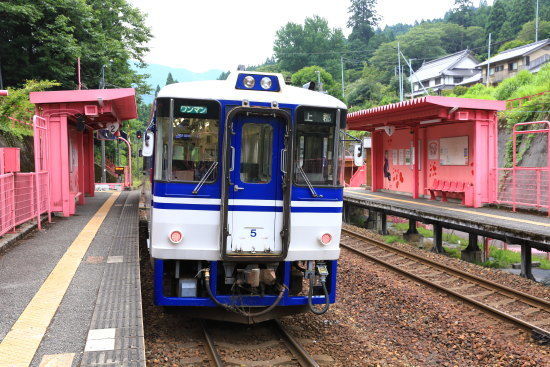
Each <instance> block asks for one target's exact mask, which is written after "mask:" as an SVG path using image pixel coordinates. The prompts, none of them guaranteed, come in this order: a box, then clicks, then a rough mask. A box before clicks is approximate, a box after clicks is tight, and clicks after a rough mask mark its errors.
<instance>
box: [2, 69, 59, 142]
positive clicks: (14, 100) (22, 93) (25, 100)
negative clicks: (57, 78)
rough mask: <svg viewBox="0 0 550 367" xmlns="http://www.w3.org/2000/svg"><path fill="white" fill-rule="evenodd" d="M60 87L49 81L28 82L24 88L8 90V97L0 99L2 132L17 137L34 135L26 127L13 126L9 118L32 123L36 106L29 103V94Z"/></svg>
mask: <svg viewBox="0 0 550 367" xmlns="http://www.w3.org/2000/svg"><path fill="white" fill-rule="evenodd" d="M56 86H59V83H55V82H52V81H49V80H41V81H35V80H27V81H26V82H25V84H24V85H23V87H22V88H8V91H9V93H8V95H7V96H6V97H0V130H2V131H5V132H8V133H11V134H12V135H14V136H16V137H21V136H23V135H32V133H33V131H32V129H31V128H28V127H27V126H25V125H20V124H13V123H12V121H11V120H10V119H8V116H10V117H13V118H16V119H18V120H20V121H24V122H30V121H31V120H32V116H33V115H34V105H33V104H32V103H31V102H30V101H29V93H31V92H39V91H43V90H46V89H50V88H52V87H56Z"/></svg>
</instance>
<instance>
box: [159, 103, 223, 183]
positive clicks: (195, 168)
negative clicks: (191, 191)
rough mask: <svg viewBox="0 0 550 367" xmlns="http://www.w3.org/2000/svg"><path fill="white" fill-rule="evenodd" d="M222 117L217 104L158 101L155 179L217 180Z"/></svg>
mask: <svg viewBox="0 0 550 367" xmlns="http://www.w3.org/2000/svg"><path fill="white" fill-rule="evenodd" d="M219 118H220V105H219V103H218V102H216V101H203V100H192V99H170V98H159V99H157V106H156V134H155V135H156V139H157V140H156V144H155V149H156V151H155V156H156V158H155V159H156V161H155V166H156V167H161V169H157V170H156V171H155V179H156V180H166V181H175V182H199V181H201V180H202V179H203V178H204V179H205V182H214V181H216V179H217V175H218V170H217V169H215V168H216V163H217V161H218V159H219V157H218V145H219Z"/></svg>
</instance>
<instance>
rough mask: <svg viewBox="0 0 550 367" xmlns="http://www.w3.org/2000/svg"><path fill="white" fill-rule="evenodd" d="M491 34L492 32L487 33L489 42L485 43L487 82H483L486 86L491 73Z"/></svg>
mask: <svg viewBox="0 0 550 367" xmlns="http://www.w3.org/2000/svg"><path fill="white" fill-rule="evenodd" d="M491 35H492V33H489V42H488V45H487V83H485V84H486V85H487V86H489V75H490V73H491V63H490V62H489V60H491Z"/></svg>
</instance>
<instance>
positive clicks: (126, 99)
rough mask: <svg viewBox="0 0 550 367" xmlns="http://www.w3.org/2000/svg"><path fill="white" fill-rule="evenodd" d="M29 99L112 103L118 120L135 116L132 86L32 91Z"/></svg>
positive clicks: (45, 101)
mask: <svg viewBox="0 0 550 367" xmlns="http://www.w3.org/2000/svg"><path fill="white" fill-rule="evenodd" d="M30 101H31V103H34V104H54V103H93V104H112V106H113V109H114V110H115V111H116V116H117V117H118V119H119V120H121V121H123V120H131V119H134V118H137V105H136V91H135V89H133V88H119V89H86V90H60V91H48V92H32V93H30Z"/></svg>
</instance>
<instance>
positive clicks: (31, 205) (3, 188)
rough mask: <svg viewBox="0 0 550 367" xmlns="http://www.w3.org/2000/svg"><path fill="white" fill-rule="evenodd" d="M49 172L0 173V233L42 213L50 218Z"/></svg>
mask: <svg viewBox="0 0 550 367" xmlns="http://www.w3.org/2000/svg"><path fill="white" fill-rule="evenodd" d="M48 181H49V176H48V172H45V171H42V172H26V173H7V174H4V175H0V236H2V235H4V234H5V233H8V232H11V231H14V230H15V227H17V226H18V225H21V224H23V223H25V222H28V221H30V220H33V219H36V220H37V224H38V228H41V220H40V219H41V218H40V217H41V215H42V214H44V213H47V214H48V219H49V220H50V221H51V211H50V206H49V205H50V198H49V188H48V185H49V183H48Z"/></svg>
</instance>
